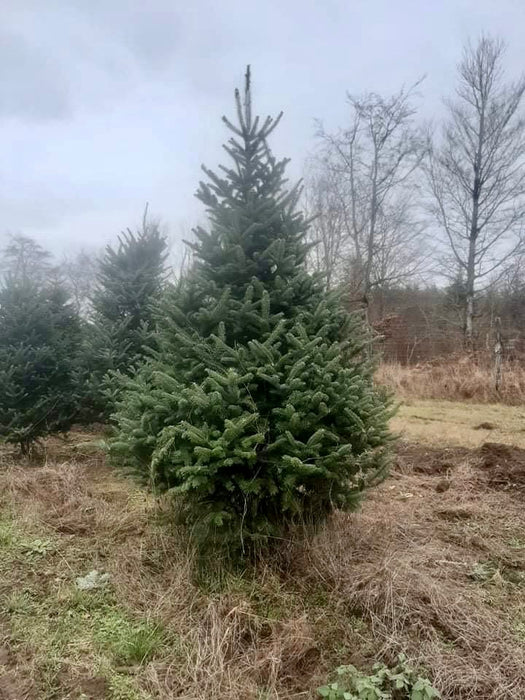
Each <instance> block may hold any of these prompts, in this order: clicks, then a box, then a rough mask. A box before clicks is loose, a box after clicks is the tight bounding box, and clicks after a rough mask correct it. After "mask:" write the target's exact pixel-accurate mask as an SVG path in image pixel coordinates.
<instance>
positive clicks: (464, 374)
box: [377, 357, 525, 406]
mask: <svg viewBox="0 0 525 700" xmlns="http://www.w3.org/2000/svg"><path fill="white" fill-rule="evenodd" d="M377 379H378V381H379V382H380V383H381V384H384V385H385V386H387V387H389V388H391V389H393V390H394V392H395V393H396V395H397V396H398V397H399V398H401V399H446V400H448V401H473V402H478V403H504V404H509V405H511V406H516V405H519V404H522V403H524V402H525V366H523V365H521V364H518V363H504V365H503V374H502V384H501V387H500V389H499V391H496V389H495V384H494V368H493V367H492V366H491V365H490V364H487V363H486V362H478V361H476V360H472V359H471V358H468V357H459V358H458V357H454V358H451V359H450V360H449V361H440V362H429V363H425V364H420V365H415V366H404V365H400V364H392V363H383V364H382V365H380V367H379V369H378V372H377Z"/></svg>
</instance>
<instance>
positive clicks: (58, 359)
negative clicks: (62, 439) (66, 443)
mask: <svg viewBox="0 0 525 700" xmlns="http://www.w3.org/2000/svg"><path fill="white" fill-rule="evenodd" d="M79 342H80V328H79V322H78V318H77V315H76V313H75V311H74V309H73V307H72V305H71V304H70V303H69V299H68V295H67V293H66V292H65V290H64V289H63V287H62V286H61V285H60V284H58V283H50V282H44V283H39V282H38V281H36V280H32V279H29V278H28V277H27V276H26V275H25V274H24V275H21V276H16V275H9V276H8V277H7V278H6V279H5V280H4V283H3V285H2V287H1V289H0V436H1V437H3V438H4V439H5V440H6V441H7V442H11V443H15V444H18V445H19V446H20V448H21V450H22V452H23V453H27V452H28V451H29V450H30V448H31V447H32V445H33V444H34V443H35V442H36V441H38V440H39V439H40V438H42V437H44V436H45V435H48V434H49V433H54V432H64V431H66V430H68V429H69V427H70V426H71V424H72V422H73V420H74V419H75V415H76V411H77V404H76V400H75V394H74V391H73V370H74V365H75V359H76V353H77V350H78V345H79Z"/></svg>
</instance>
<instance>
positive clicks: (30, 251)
mask: <svg viewBox="0 0 525 700" xmlns="http://www.w3.org/2000/svg"><path fill="white" fill-rule="evenodd" d="M0 266H1V268H2V269H3V271H4V273H7V274H9V275H13V276H14V277H16V278H18V279H20V280H24V281H27V280H31V281H32V282H38V283H42V282H43V281H44V280H46V279H48V278H49V277H50V276H52V275H53V274H54V268H53V265H52V255H51V253H50V252H49V251H47V250H45V249H44V248H42V246H41V245H40V244H39V243H37V242H36V241H35V240H34V238H31V237H30V236H25V235H24V234H23V233H15V234H10V235H9V242H8V244H7V245H6V246H5V248H4V249H3V250H2V260H1V262H0Z"/></svg>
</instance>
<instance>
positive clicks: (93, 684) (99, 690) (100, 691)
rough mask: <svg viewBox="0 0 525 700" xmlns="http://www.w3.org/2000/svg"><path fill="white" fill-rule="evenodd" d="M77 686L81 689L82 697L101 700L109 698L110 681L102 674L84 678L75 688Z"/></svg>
mask: <svg viewBox="0 0 525 700" xmlns="http://www.w3.org/2000/svg"><path fill="white" fill-rule="evenodd" d="M76 688H78V689H79V690H80V692H81V697H83V698H86V700H88V699H89V700H101V699H103V698H107V697H108V694H109V687H108V682H107V680H106V679H105V678H102V676H93V677H92V678H82V679H81V680H80V682H78V684H76V685H75V686H74V688H73V689H76Z"/></svg>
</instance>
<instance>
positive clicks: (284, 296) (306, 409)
mask: <svg viewBox="0 0 525 700" xmlns="http://www.w3.org/2000/svg"><path fill="white" fill-rule="evenodd" d="M236 104H237V116H238V124H233V123H231V122H230V121H229V120H228V119H226V118H223V119H224V122H225V123H226V125H227V126H228V128H229V129H230V131H231V132H233V137H232V138H231V139H230V141H229V143H228V145H227V146H225V148H226V151H227V153H228V154H229V155H230V157H231V158H232V160H233V165H232V166H231V167H221V170H222V173H223V174H222V176H218V175H216V174H215V173H213V172H212V171H210V170H207V169H206V168H204V172H205V173H206V175H207V176H208V179H209V183H208V184H205V183H201V185H200V189H199V191H198V195H197V196H198V197H199V199H200V200H201V201H202V202H203V203H204V204H205V206H206V208H207V211H208V214H209V218H210V228H209V230H207V231H206V230H204V229H202V228H199V229H197V231H196V238H197V242H196V243H195V244H194V245H193V246H192V247H193V250H194V259H195V262H194V264H193V268H192V269H191V271H190V273H189V274H188V275H187V276H186V277H185V278H184V279H183V280H181V282H180V284H179V286H178V287H177V288H176V289H174V290H172V291H171V292H170V293H169V294H168V295H167V297H166V298H165V299H164V302H163V304H162V305H161V307H160V310H159V320H158V324H159V326H158V328H159V333H158V343H159V345H158V351H157V353H156V355H155V358H154V359H152V360H150V361H149V362H148V363H147V364H145V365H144V366H143V367H142V369H141V370H140V371H139V372H138V373H137V375H136V376H135V377H133V378H132V379H131V380H130V381H128V383H127V390H126V391H125V393H124V394H123V396H122V398H121V400H120V402H119V405H118V410H117V413H116V416H115V418H116V421H117V424H118V436H117V437H116V439H115V440H114V442H113V445H112V454H113V455H114V458H115V459H116V460H117V461H118V462H119V463H121V464H122V463H123V464H125V465H126V466H127V467H128V468H130V469H131V470H132V471H133V472H134V473H136V474H138V475H139V476H140V477H141V478H142V479H144V480H146V481H149V482H150V483H151V484H152V485H153V486H154V487H155V488H157V489H160V490H170V491H171V492H172V493H174V494H176V495H177V496H178V502H179V505H180V507H181V509H182V511H181V512H182V513H183V515H184V517H185V519H186V521H187V522H188V524H189V525H191V528H192V532H193V534H194V535H195V536H196V537H197V539H198V541H199V543H201V544H203V543H204V544H206V545H207V546H211V547H215V546H216V545H221V544H225V543H227V544H228V545H229V546H230V547H233V549H234V550H237V551H239V550H240V552H241V553H244V554H247V553H253V552H254V551H255V550H256V549H257V548H258V547H259V546H265V545H268V544H271V543H272V542H274V541H278V540H279V539H280V538H282V537H283V536H285V535H286V533H287V532H289V530H290V528H291V527H293V526H294V525H295V524H296V523H299V522H300V523H305V522H306V523H308V524H312V525H316V524H319V523H321V522H323V521H324V520H325V519H326V517H327V516H328V515H329V514H330V513H331V512H332V511H333V510H334V509H336V508H341V509H344V510H348V509H352V508H355V507H356V505H357V503H358V502H359V499H360V496H361V493H362V492H363V489H364V488H365V487H366V485H367V484H369V483H371V482H372V481H373V480H374V479H378V478H380V477H381V475H382V474H383V473H384V471H385V468H386V464H387V453H388V450H387V445H388V443H389V433H388V428H387V421H388V417H389V413H390V408H389V402H388V400H386V399H385V397H384V396H383V395H381V394H380V393H379V392H378V391H377V390H376V389H375V388H374V385H373V380H372V374H373V369H374V368H373V364H372V362H371V361H370V359H369V353H367V352H365V349H366V347H367V344H368V343H369V337H368V335H367V331H366V329H365V327H364V326H363V324H362V322H361V320H360V319H359V318H358V317H357V316H355V315H349V314H347V313H346V312H345V311H344V310H343V309H342V307H341V306H340V304H339V301H338V300H337V299H336V297H335V296H333V295H327V294H326V293H325V292H324V290H323V285H322V281H321V280H320V278H318V277H315V276H312V275H310V274H309V273H308V272H307V270H306V265H305V261H306V257H307V253H308V245H307V243H306V242H305V237H306V233H307V228H308V222H307V221H305V219H304V217H303V215H302V214H301V213H299V212H297V211H296V208H295V207H296V203H297V200H298V196H299V194H300V191H299V187H297V186H296V187H293V188H291V189H289V190H287V189H286V186H285V183H286V180H285V167H286V163H287V161H286V160H283V161H277V160H276V159H275V158H274V156H273V155H272V153H271V152H270V150H269V147H268V137H269V136H270V134H271V133H272V131H273V130H274V129H275V127H276V126H277V123H278V122H279V119H280V116H279V118H278V119H277V120H275V121H274V120H272V119H271V118H267V119H266V120H265V121H264V122H262V123H261V122H260V120H259V118H255V119H254V118H252V111H251V96H250V75H249V69H248V72H247V75H246V88H245V95H244V103H242V102H241V97H240V95H239V93H238V92H236ZM274 538H277V540H275V539H274Z"/></svg>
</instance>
